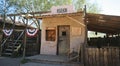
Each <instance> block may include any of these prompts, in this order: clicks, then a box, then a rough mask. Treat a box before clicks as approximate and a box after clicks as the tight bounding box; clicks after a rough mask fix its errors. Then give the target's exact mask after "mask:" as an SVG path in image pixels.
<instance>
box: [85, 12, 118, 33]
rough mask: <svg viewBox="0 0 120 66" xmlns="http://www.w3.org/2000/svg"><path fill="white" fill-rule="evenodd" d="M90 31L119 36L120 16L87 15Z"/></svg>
mask: <svg viewBox="0 0 120 66" xmlns="http://www.w3.org/2000/svg"><path fill="white" fill-rule="evenodd" d="M87 23H88V24H87V27H88V30H91V31H96V32H103V33H110V34H117V33H120V16H113V15H104V14H91V13H87Z"/></svg>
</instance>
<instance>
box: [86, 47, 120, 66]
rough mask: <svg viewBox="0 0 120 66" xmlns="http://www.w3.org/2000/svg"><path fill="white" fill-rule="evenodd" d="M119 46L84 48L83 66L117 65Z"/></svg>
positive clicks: (118, 61) (119, 58)
mask: <svg viewBox="0 0 120 66" xmlns="http://www.w3.org/2000/svg"><path fill="white" fill-rule="evenodd" d="M119 64H120V48H116V47H109V48H86V49H85V66H119Z"/></svg>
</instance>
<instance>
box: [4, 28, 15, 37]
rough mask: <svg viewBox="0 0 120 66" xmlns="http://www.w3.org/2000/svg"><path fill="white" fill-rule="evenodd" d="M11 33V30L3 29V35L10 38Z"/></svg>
mask: <svg viewBox="0 0 120 66" xmlns="http://www.w3.org/2000/svg"><path fill="white" fill-rule="evenodd" d="M12 32H13V29H3V33H4V34H5V35H6V36H10V35H11V34H12Z"/></svg>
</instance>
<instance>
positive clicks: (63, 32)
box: [57, 25, 70, 56]
mask: <svg viewBox="0 0 120 66" xmlns="http://www.w3.org/2000/svg"><path fill="white" fill-rule="evenodd" d="M57 49H58V50H57V54H58V55H64V56H66V55H67V54H68V51H69V49H70V26H68V25H63V26H58V47H57Z"/></svg>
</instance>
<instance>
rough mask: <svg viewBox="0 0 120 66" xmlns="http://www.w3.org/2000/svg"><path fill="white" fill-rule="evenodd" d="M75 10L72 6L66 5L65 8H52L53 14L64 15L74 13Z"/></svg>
mask: <svg viewBox="0 0 120 66" xmlns="http://www.w3.org/2000/svg"><path fill="white" fill-rule="evenodd" d="M73 12H75V9H74V7H73V6H72V5H64V6H53V7H52V8H51V13H52V14H64V13H73Z"/></svg>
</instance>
